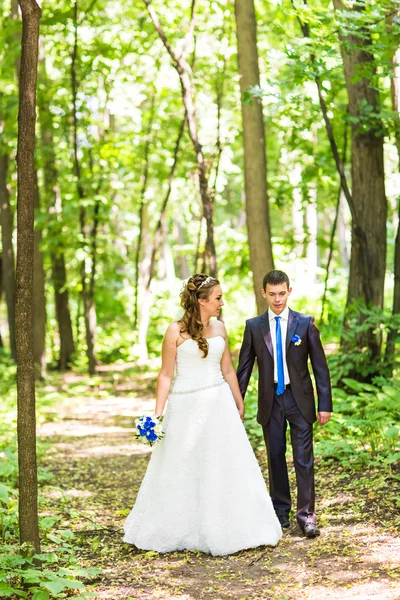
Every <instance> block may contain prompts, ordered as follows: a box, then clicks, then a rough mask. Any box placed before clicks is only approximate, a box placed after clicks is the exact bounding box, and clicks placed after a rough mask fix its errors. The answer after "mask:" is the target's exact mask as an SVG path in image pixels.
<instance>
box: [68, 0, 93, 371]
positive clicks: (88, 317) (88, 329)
mask: <svg viewBox="0 0 400 600" xmlns="http://www.w3.org/2000/svg"><path fill="white" fill-rule="evenodd" d="M73 14H74V46H73V51H72V60H71V84H72V118H73V145H74V170H75V177H76V186H77V192H78V198H79V201H80V210H79V224H80V230H81V236H82V244H83V246H85V245H86V244H87V243H89V242H88V237H89V236H88V228H87V224H86V209H85V206H84V199H85V192H84V189H83V185H82V173H81V166H80V162H79V156H78V116H77V114H78V107H77V95H78V81H77V61H78V0H75V2H74V7H73ZM81 284H82V300H83V311H84V318H85V333H86V353H87V357H88V363H89V374H90V375H94V373H95V371H96V357H95V352H94V340H95V329H94V327H95V323H96V319H95V318H94V315H93V311H94V310H95V308H94V305H93V303H92V302H91V301H90V297H89V293H90V292H89V291H88V285H87V278H86V259H83V260H82V263H81Z"/></svg>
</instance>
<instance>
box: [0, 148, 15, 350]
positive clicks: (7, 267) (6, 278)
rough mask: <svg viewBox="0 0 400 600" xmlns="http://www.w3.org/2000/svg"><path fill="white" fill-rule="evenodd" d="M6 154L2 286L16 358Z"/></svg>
mask: <svg viewBox="0 0 400 600" xmlns="http://www.w3.org/2000/svg"><path fill="white" fill-rule="evenodd" d="M7 173H8V156H7V155H5V154H1V152H0V220H1V242H2V246H3V288H4V292H5V296H6V303H7V317H8V329H9V332H10V352H11V356H12V358H14V359H16V357H17V351H16V345H15V259H14V248H13V243H12V234H13V216H12V211H11V205H10V194H9V191H8V187H7Z"/></svg>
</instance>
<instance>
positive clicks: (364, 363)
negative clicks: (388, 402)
mask: <svg viewBox="0 0 400 600" xmlns="http://www.w3.org/2000/svg"><path fill="white" fill-rule="evenodd" d="M347 315H348V316H347V318H346V323H345V325H344V327H343V329H342V332H341V336H342V339H343V349H342V350H340V351H338V352H337V353H335V354H333V355H331V356H329V366H330V368H331V376H332V381H333V384H334V385H340V382H341V381H343V380H344V378H345V377H346V376H347V375H349V374H351V373H357V374H358V376H359V377H360V378H361V379H364V380H368V379H370V378H371V377H372V376H376V374H381V375H388V373H390V372H391V370H392V368H393V367H395V368H396V367H397V366H398V364H399V361H398V359H397V358H396V356H395V357H394V361H395V362H394V364H393V363H392V361H393V358H392V357H389V358H388V357H387V355H386V353H385V340H386V338H387V335H388V332H389V330H394V331H396V332H399V331H400V316H399V315H392V314H391V313H390V312H389V311H386V310H381V309H380V308H378V307H376V306H375V307H367V306H366V305H365V302H363V301H360V302H354V303H353V304H352V306H351V307H349V310H348V313H347ZM363 334H367V336H368V337H369V339H370V340H374V339H377V340H380V341H381V344H382V351H381V352H380V353H379V354H378V355H374V354H373V352H372V349H371V347H370V346H364V347H362V348H360V344H359V342H358V338H359V336H361V335H363ZM397 337H398V336H397Z"/></svg>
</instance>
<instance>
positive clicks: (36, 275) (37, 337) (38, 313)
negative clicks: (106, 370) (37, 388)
mask: <svg viewBox="0 0 400 600" xmlns="http://www.w3.org/2000/svg"><path fill="white" fill-rule="evenodd" d="M11 17H12V19H13V20H14V21H17V20H18V19H19V12H18V0H11ZM15 41H16V43H17V44H18V46H20V45H21V36H20V32H19V30H17V32H16V33H15ZM20 70H21V60H20V53H17V55H16V60H15V72H16V75H17V79H18V81H19V79H20ZM35 211H36V212H37V213H40V196H39V187H38V182H37V173H36V169H35ZM41 239H42V232H41V230H40V229H38V228H37V227H36V228H35V233H34V271H33V342H34V359H35V363H36V365H37V372H38V375H39V378H40V379H44V378H45V377H46V352H45V347H46V296H45V285H44V282H45V275H44V266H43V264H44V261H43V255H42V251H41V249H40V242H41Z"/></svg>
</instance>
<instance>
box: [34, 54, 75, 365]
mask: <svg viewBox="0 0 400 600" xmlns="http://www.w3.org/2000/svg"><path fill="white" fill-rule="evenodd" d="M39 78H40V80H41V82H42V84H43V86H42V87H43V88H44V91H43V92H42V93H40V95H39V123H40V136H41V142H42V147H43V180H44V193H45V200H44V202H45V206H46V207H47V209H48V211H49V215H50V220H49V230H50V234H51V238H52V240H54V243H52V245H51V248H50V258H51V266H52V275H51V278H52V284H53V289H54V302H55V309H56V310H55V313H56V319H57V324H58V332H59V338H60V354H59V358H58V367H59V369H60V370H62V371H64V370H65V369H67V368H68V367H69V366H70V365H71V364H72V357H73V354H74V352H75V343H74V336H73V331H72V319H71V311H70V307H69V293H68V286H67V270H66V265H65V255H64V249H63V246H62V243H60V236H61V229H62V206H61V198H60V197H59V185H58V170H57V165H56V154H55V150H54V139H53V130H54V126H53V116H52V114H51V111H50V106H49V101H48V97H47V87H48V85H47V84H48V80H47V74H46V65H45V58H44V49H43V48H42V56H41V57H40V58H39Z"/></svg>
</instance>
